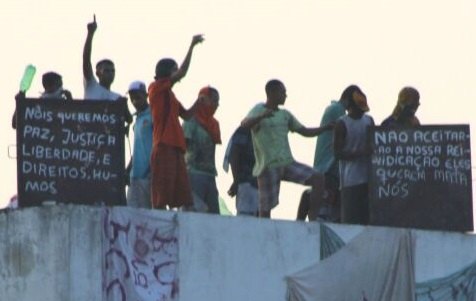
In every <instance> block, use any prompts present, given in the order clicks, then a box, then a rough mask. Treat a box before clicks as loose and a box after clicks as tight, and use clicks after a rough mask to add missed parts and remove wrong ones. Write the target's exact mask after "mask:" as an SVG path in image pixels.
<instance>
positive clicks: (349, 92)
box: [340, 85, 369, 112]
mask: <svg viewBox="0 0 476 301" xmlns="http://www.w3.org/2000/svg"><path fill="white" fill-rule="evenodd" d="M340 101H342V103H343V105H344V107H345V109H346V110H347V111H358V112H368V111H369V106H368V105H367V96H365V94H364V92H362V90H361V89H360V88H359V87H358V86H356V85H350V86H348V87H347V88H345V90H344V91H343V92H342V95H341V99H340Z"/></svg>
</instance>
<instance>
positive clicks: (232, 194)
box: [228, 182, 238, 197]
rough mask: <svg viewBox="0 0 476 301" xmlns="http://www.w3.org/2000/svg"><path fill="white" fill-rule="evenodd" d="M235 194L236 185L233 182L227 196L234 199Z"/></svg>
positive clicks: (236, 190)
mask: <svg viewBox="0 0 476 301" xmlns="http://www.w3.org/2000/svg"><path fill="white" fill-rule="evenodd" d="M237 192H238V185H237V184H236V183H235V182H233V184H231V186H230V188H229V189H228V195H229V196H231V197H234V196H235V195H236V193H237Z"/></svg>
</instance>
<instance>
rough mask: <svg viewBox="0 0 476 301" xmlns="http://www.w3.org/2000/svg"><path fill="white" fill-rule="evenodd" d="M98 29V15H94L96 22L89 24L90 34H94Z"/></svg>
mask: <svg viewBox="0 0 476 301" xmlns="http://www.w3.org/2000/svg"><path fill="white" fill-rule="evenodd" d="M97 28H98V24H97V23H96V15H94V20H93V21H92V22H91V23H88V33H94V32H95V31H96V29H97Z"/></svg>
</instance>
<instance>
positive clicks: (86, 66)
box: [83, 15, 97, 81]
mask: <svg viewBox="0 0 476 301" xmlns="http://www.w3.org/2000/svg"><path fill="white" fill-rule="evenodd" d="M96 29H97V23H96V15H94V20H93V22H91V23H88V35H87V36H86V42H84V49H83V76H84V78H85V79H86V80H87V81H88V80H91V79H92V78H93V77H94V72H93V66H92V64H91V51H92V47H93V36H94V33H95V32H96Z"/></svg>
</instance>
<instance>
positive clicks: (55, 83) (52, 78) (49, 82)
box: [41, 72, 63, 94]
mask: <svg viewBox="0 0 476 301" xmlns="http://www.w3.org/2000/svg"><path fill="white" fill-rule="evenodd" d="M41 83H42V84H43V88H44V89H45V93H49V94H51V93H54V92H56V91H57V90H58V89H59V88H61V87H63V79H62V78H61V75H59V74H58V73H56V72H46V73H44V74H43V76H42V78H41Z"/></svg>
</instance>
